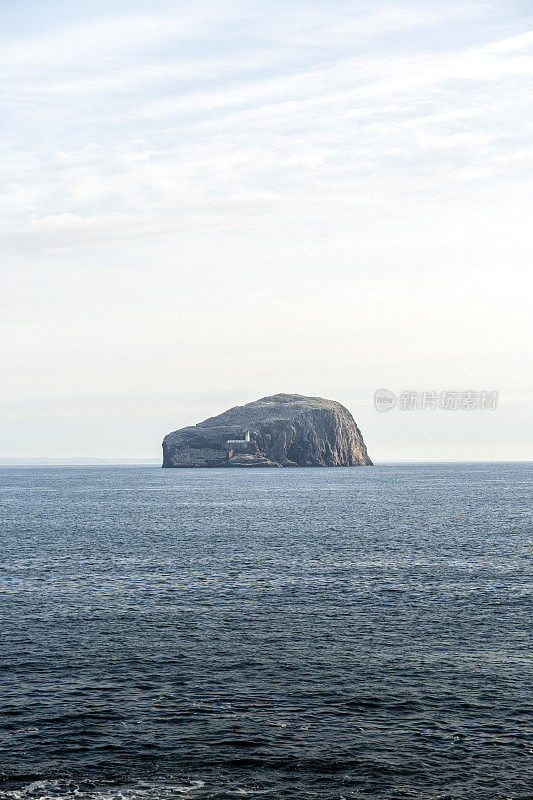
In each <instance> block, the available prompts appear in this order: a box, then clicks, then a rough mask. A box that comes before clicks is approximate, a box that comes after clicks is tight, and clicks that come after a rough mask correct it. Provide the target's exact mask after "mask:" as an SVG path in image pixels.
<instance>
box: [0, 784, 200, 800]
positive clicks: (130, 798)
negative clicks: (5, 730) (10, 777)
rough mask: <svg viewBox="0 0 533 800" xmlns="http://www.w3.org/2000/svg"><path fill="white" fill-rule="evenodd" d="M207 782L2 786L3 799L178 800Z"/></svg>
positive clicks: (1, 798) (0, 790)
mask: <svg viewBox="0 0 533 800" xmlns="http://www.w3.org/2000/svg"><path fill="white" fill-rule="evenodd" d="M203 786H205V783H204V781H201V780H196V781H191V782H190V783H187V784H185V783H184V784H180V783H168V782H166V781H161V782H153V783H147V782H145V781H142V782H139V783H136V784H128V785H117V784H114V785H113V784H95V783H93V782H90V781H88V782H87V783H83V782H75V781H67V780H65V781H61V780H57V781H53V780H40V781H33V782H32V783H30V784H28V785H27V786H23V787H20V788H18V789H8V790H5V789H4V790H2V789H0V800H174V799H175V798H176V800H177V798H180V797H183V796H184V795H192V796H194V794H193V793H194V792H196V791H197V790H199V789H202V787H203Z"/></svg>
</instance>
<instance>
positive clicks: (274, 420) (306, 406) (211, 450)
mask: <svg viewBox="0 0 533 800" xmlns="http://www.w3.org/2000/svg"><path fill="white" fill-rule="evenodd" d="M371 464H372V461H371V460H370V458H369V456H368V453H367V451H366V445H365V443H364V441H363V437H362V435H361V431H360V430H359V428H358V427H357V425H356V423H355V420H354V418H353V417H352V415H351V414H350V412H349V411H348V410H347V409H346V408H344V406H341V404H340V403H336V402H335V401H334V400H325V399H324V398H322V397H304V396H303V395H299V394H275V395H272V396H271V397H263V398H262V399H261V400H256V401H255V402H253V403H247V405H245V406H235V408H230V409H229V411H225V412H224V413H223V414H219V415H218V416H217V417H211V418H210V419H206V420H205V421H204V422H199V423H198V425H193V426H190V427H188V428H181V429H180V430H177V431H173V432H172V433H169V434H167V435H166V436H165V438H164V440H163V467H356V466H370V465H371Z"/></svg>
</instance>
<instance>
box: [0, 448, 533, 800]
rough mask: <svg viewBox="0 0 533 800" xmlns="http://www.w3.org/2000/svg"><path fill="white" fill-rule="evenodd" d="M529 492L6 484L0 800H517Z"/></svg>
mask: <svg viewBox="0 0 533 800" xmlns="http://www.w3.org/2000/svg"><path fill="white" fill-rule="evenodd" d="M531 477H532V466H531V465H528V464H463V465H460V464H445V465H438V464H432V465H387V466H377V467H373V468H360V469H300V470H297V469H295V470H250V471H248V470H162V469H160V468H157V467H153V466H135V467H88V468H87V467H68V468H66V467H49V468H46V467H40V468H24V467H21V468H2V469H0V517H1V534H0V545H1V560H0V603H1V605H0V633H1V639H0V689H1V700H2V704H3V708H2V712H1V718H0V758H1V764H0V798H4V800H33V799H34V798H35V799H36V798H72V799H74V798H77V800H88V799H89V798H98V799H99V800H111V799H112V798H117V800H121V799H122V798H124V800H133V798H142V800H156V798H162V799H165V798H168V799H171V798H178V797H187V798H190V800H204V799H205V798H211V799H213V800H214V799H215V798H216V799H218V798H238V797H246V796H250V797H256V796H257V797H258V798H260V799H263V800H274V799H277V798H298V800H305V799H306V798H317V799H320V800H329V799H330V798H331V800H333V798H335V800H341V798H346V800H348V798H367V800H389V799H391V800H392V799H396V798H413V800H428V799H431V800H432V799H433V798H440V799H441V800H444V798H449V799H450V798H461V800H470V799H471V800H489V799H491V800H492V799H493V798H526V797H531V796H532V794H531V793H532V791H533V767H532V752H533V740H532V736H531V734H532V711H531V699H532V698H531V687H532V684H533V681H532V668H531V660H530V653H531V651H530V643H531V642H530V637H531V631H532V626H531V623H532V608H533V606H532V582H531V572H530V566H531V561H530V558H531V550H530V546H531V538H530V537H531V516H530V499H531V498H530V489H531Z"/></svg>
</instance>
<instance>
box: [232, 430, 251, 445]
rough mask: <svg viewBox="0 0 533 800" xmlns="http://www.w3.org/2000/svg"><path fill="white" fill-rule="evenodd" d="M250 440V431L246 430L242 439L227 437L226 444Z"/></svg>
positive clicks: (242, 442) (243, 442) (244, 442)
mask: <svg viewBox="0 0 533 800" xmlns="http://www.w3.org/2000/svg"><path fill="white" fill-rule="evenodd" d="M249 441H250V431H246V436H245V437H244V439H228V441H227V444H246V442H249Z"/></svg>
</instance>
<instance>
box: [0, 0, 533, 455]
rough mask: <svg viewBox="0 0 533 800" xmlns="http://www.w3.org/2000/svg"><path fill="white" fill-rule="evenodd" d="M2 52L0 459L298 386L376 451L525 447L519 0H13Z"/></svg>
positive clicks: (525, 29)
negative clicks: (386, 394)
mask: <svg viewBox="0 0 533 800" xmlns="http://www.w3.org/2000/svg"><path fill="white" fill-rule="evenodd" d="M0 62H1V66H0V69H1V73H2V81H1V88H0V102H1V106H2V125H1V128H0V157H1V161H2V164H1V186H0V206H1V215H0V216H1V222H0V234H1V237H2V248H1V252H2V256H1V265H0V381H1V384H2V391H1V393H0V457H3V458H29V457H46V458H48V457H49V458H77V457H93V458H158V457H159V455H160V448H161V440H162V438H163V436H164V434H165V433H167V432H168V431H170V430H174V429H176V428H178V427H182V426H184V425H190V424H194V423H196V422H198V421H200V420H202V419H204V418H206V417H207V416H211V415H213V414H216V413H219V412H221V411H223V410H225V409H226V408H229V407H231V406H234V405H238V404H241V403H245V402H249V401H251V400H255V399H257V398H259V397H263V396H266V395H270V394H275V393H277V392H289V393H293V392H294V393H299V394H306V395H319V396H323V397H329V398H332V399H335V400H338V401H340V402H341V403H343V404H344V405H346V406H347V407H348V408H349V409H350V411H351V412H352V413H353V415H354V417H355V419H356V421H357V422H358V424H359V427H360V428H361V430H362V433H363V435H364V437H365V441H366V443H367V446H368V450H369V453H370V455H371V457H372V458H373V459H374V460H375V461H377V462H380V461H381V462H383V461H390V460H392V461H394V460H407V461H416V460H437V461H440V460H444V461H445V460H457V461H460V460H524V459H531V457H532V449H533V448H532V443H533V430H532V425H531V417H532V415H531V409H532V403H531V398H532V394H533V392H532V389H533V380H532V370H531V350H532V341H531V322H530V317H531V310H530V309H531V289H532V279H531V253H532V244H533V241H532V240H533V225H532V224H531V220H532V218H533V193H532V181H531V178H532V169H531V168H532V165H533V144H532V142H533V139H532V133H533V102H532V94H533V92H532V86H533V83H532V78H533V7H532V6H531V4H530V3H529V2H520V0H519V1H518V2H511V3H509V2H508V0H494V1H492V2H491V1H488V2H485V1H484V0H483V1H482V2H477V1H474V2H469V1H468V0H463V1H462V2H455V1H454V0H449V2H446V3H442V2H441V1H440V0H439V2H434V0H423V2H422V1H421V2H415V1H414V0H402V2H400V1H399V0H393V1H392V2H381V1H380V0H377V1H376V0H374V1H373V2H358V0H351V1H350V2H339V1H338V0H327V2H326V0H321V1H320V2H310V0H293V1H292V2H291V3H287V2H279V0H269V2H256V1H255V0H247V1H246V2H237V0H227V2H204V1H203V0H195V2H194V3H192V2H191V3H188V2H176V1H175V0H174V1H173V2H162V0H151V2H150V3H148V2H135V0H130V1H129V2H120V1H119V0H108V2H105V3H104V2H101V1H100V0H96V2H94V0H93V2H91V3H90V4H89V3H72V2H71V0H69V1H68V2H60V1H59V0H48V2H47V3H42V2H41V0H39V1H37V0H34V2H30V1H29V0H18V1H17V2H16V3H15V2H5V3H2V4H1V7H0ZM380 388H385V389H388V390H390V391H392V392H394V393H395V394H396V395H399V394H400V393H401V392H402V391H417V392H423V391H428V392H429V391H451V390H456V391H467V390H472V391H497V392H498V393H499V399H498V406H497V408H496V409H495V410H485V411H479V410H470V411H466V410H455V411H453V410H448V411H446V410H439V409H437V410H432V409H426V410H418V411H407V410H402V409H400V408H398V407H396V408H395V409H393V410H391V411H389V412H387V413H380V412H378V411H377V410H376V409H375V407H374V399H373V398H374V393H375V391H376V390H377V389H380Z"/></svg>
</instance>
